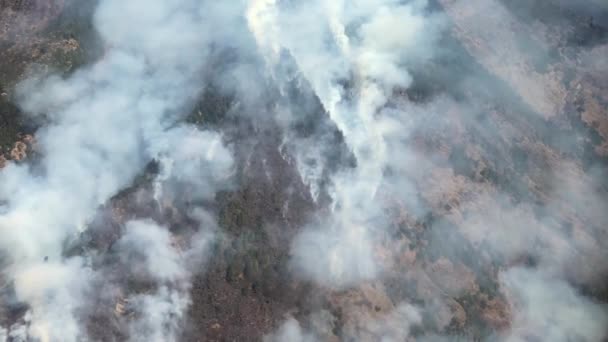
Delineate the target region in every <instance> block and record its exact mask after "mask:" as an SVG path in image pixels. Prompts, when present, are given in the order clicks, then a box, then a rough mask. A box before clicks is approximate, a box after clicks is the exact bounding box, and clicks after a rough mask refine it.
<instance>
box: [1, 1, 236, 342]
mask: <svg viewBox="0 0 608 342" xmlns="http://www.w3.org/2000/svg"><path fill="white" fill-rule="evenodd" d="M204 6H205V5H204V4H202V3H200V2H199V1H195V0H187V1H178V0H161V1H154V2H149V1H144V0H135V1H128V2H123V1H119V0H102V1H101V2H100V4H99V6H98V8H97V10H96V13H95V18H94V24H95V28H96V29H97V30H98V32H99V34H100V36H101V37H102V39H103V41H104V42H105V44H106V51H105V55H104V57H103V58H102V59H101V60H99V61H98V62H96V63H95V64H93V65H91V66H88V67H85V68H83V69H82V70H79V71H76V72H75V73H74V74H73V75H71V76H69V77H68V78H65V79H63V78H60V77H57V76H52V77H48V78H45V79H42V80H30V81H27V82H25V83H24V84H22V86H21V94H22V98H23V100H22V106H23V108H24V110H25V111H27V112H29V113H33V114H41V113H44V114H45V115H46V116H47V117H48V120H49V121H50V123H49V124H48V125H47V126H45V127H43V128H41V129H40V131H39V132H38V133H37V139H38V142H39V144H40V149H41V152H42V160H41V163H40V167H39V168H36V169H34V168H32V167H30V166H27V165H10V166H9V167H7V168H6V169H4V170H3V171H2V173H0V198H2V200H4V201H5V202H4V203H5V204H3V206H2V208H1V213H0V250H1V251H2V254H3V256H4V257H6V258H7V259H8V263H9V266H8V267H7V269H6V270H5V273H6V276H7V277H8V278H9V279H12V280H14V286H15V291H16V295H17V297H18V299H19V300H20V301H23V302H25V303H27V304H28V305H29V306H30V314H29V318H28V326H29V328H28V329H29V330H28V333H29V336H30V338H34V339H40V340H42V341H68V342H69V341H77V340H81V339H82V338H85V332H84V331H83V330H82V327H81V325H80V323H81V322H80V319H79V317H78V314H77V311H78V310H79V309H80V307H81V306H83V305H84V303H85V302H86V298H85V297H86V293H87V291H89V290H90V289H89V288H88V286H89V281H90V279H92V277H93V273H94V271H93V270H92V269H91V268H90V267H89V266H88V264H87V259H86V258H85V257H78V256H77V257H71V258H66V257H65V256H64V254H63V253H64V245H65V244H66V243H69V241H70V240H74V239H76V238H77V237H78V234H79V232H81V231H82V230H84V229H86V227H87V224H88V220H89V219H91V218H92V216H93V215H94V213H95V211H96V209H97V208H98V207H99V206H100V205H102V204H103V203H105V202H106V201H107V200H108V199H109V198H110V197H111V196H113V195H114V194H116V193H117V192H118V191H119V190H121V189H122V188H124V187H126V186H128V185H129V184H130V183H131V182H132V181H133V179H134V178H135V176H136V175H137V174H138V173H140V172H141V171H142V169H143V167H144V166H145V165H146V164H147V163H148V162H149V161H150V160H152V159H153V158H156V157H159V156H161V155H165V156H167V155H168V156H170V155H171V154H172V153H173V152H175V151H176V150H179V148H180V146H181V147H183V146H184V145H183V144H184V143H188V142H191V141H195V142H198V144H197V145H195V146H198V147H203V148H207V149H208V150H207V151H205V150H201V151H196V152H198V153H199V154H197V153H192V151H189V152H186V153H181V155H185V156H190V157H194V158H196V160H200V161H202V162H201V163H202V164H203V165H217V166H218V170H221V171H220V173H224V174H225V171H226V169H227V168H229V167H230V165H231V158H230V156H229V154H228V151H227V150H226V149H225V148H223V147H220V148H217V141H219V139H218V136H217V134H214V133H208V132H200V131H196V130H192V129H191V130H190V131H188V132H187V133H188V134H187V135H186V136H185V137H183V139H182V140H180V139H175V137H176V136H178V135H177V134H174V133H175V132H174V131H173V130H174V129H177V130H180V131H179V132H181V133H184V128H182V127H177V128H172V127H174V126H175V125H174V124H175V122H176V120H177V119H178V118H179V117H180V115H182V114H184V111H185V110H187V108H188V105H189V104H190V103H191V101H192V100H193V98H194V97H195V96H196V95H197V94H198V93H199V89H200V86H199V84H200V81H201V80H200V79H199V77H197V75H198V74H199V71H200V70H201V69H202V68H203V67H204V63H205V58H206V55H207V52H208V43H209V42H208V40H207V38H208V36H206V35H205V33H204V32H206V31H208V27H206V26H205V25H208V24H206V22H207V23H208V22H209V21H205V18H204V17H205V15H213V14H210V13H207V12H206V11H205V10H204ZM179 136H183V135H179ZM177 154H178V155H180V153H177ZM227 154H228V155H227ZM186 160H187V161H188V160H191V159H188V158H186ZM201 163H198V164H197V163H194V164H192V165H200V164H201ZM207 163H208V164H207ZM189 171H192V170H191V169H190V170H189ZM192 173H196V172H191V173H188V172H182V173H181V174H180V176H182V177H192V176H193V175H192ZM211 174H213V172H211ZM142 301H143V303H147V304H150V300H147V301H146V300H145V299H142ZM150 305H151V304H150Z"/></svg>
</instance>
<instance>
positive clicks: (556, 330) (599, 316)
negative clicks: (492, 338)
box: [501, 268, 608, 342]
mask: <svg viewBox="0 0 608 342" xmlns="http://www.w3.org/2000/svg"><path fill="white" fill-rule="evenodd" d="M501 283H502V284H503V286H505V288H506V289H505V290H506V292H507V294H508V296H509V297H511V298H509V299H510V302H511V303H512V305H513V306H514V307H513V309H514V312H515V316H514V317H513V327H512V328H511V330H510V332H509V335H508V336H506V337H505V340H506V341H527V340H530V339H539V340H546V341H558V342H562V341H601V340H602V339H603V338H604V337H605V336H606V332H607V326H608V312H607V311H606V307H605V305H601V304H598V303H595V302H593V301H592V300H590V299H588V298H585V297H583V296H581V295H580V294H578V293H577V291H576V290H575V289H573V288H572V287H571V286H570V285H569V284H568V283H566V282H564V281H563V280H561V279H559V278H555V277H552V276H550V275H547V274H543V273H542V272H539V271H537V270H528V269H522V268H512V269H509V270H508V271H506V272H504V273H502V274H501Z"/></svg>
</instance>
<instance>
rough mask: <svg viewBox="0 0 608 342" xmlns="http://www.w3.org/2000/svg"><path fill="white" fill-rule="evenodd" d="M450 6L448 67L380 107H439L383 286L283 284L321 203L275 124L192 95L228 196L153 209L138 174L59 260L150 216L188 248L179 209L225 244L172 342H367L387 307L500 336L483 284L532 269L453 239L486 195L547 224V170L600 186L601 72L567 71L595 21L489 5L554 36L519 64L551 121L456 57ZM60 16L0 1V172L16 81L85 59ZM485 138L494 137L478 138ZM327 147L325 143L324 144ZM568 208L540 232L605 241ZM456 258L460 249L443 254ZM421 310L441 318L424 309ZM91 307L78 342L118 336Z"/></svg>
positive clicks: (106, 306)
mask: <svg viewBox="0 0 608 342" xmlns="http://www.w3.org/2000/svg"><path fill="white" fill-rule="evenodd" d="M450 3H451V1H437V6H439V8H440V9H441V8H444V7H445V8H444V9H445V10H446V12H447V13H448V15H449V18H450V20H451V21H452V22H453V23H454V24H455V25H456V26H457V27H459V30H457V31H455V32H450V33H448V34H446V36H445V37H444V41H443V42H442V44H444V46H448V47H449V50H450V51H453V52H454V53H453V54H451V55H449V56H441V57H438V58H436V59H435V60H433V61H431V62H429V64H428V65H427V66H426V67H425V68H424V71H420V72H415V73H414V76H415V79H416V83H415V84H414V85H413V87H411V88H410V89H408V90H406V91H403V92H400V93H398V94H397V99H395V101H396V102H399V101H405V100H407V101H412V102H415V103H418V104H425V103H432V102H433V101H434V100H436V99H438V98H440V96H446V94H447V96H448V97H449V98H450V99H451V101H453V105H452V107H450V108H448V109H447V110H446V111H445V112H441V113H437V114H436V115H434V116H432V118H431V119H432V120H435V121H433V126H434V127H436V128H433V129H425V130H424V131H422V132H419V133H418V134H414V135H413V138H412V146H414V147H415V150H416V151H417V152H418V153H422V154H426V155H434V156H436V158H435V159H434V163H433V164H432V165H430V166H428V169H427V170H426V172H425V175H424V176H421V177H420V178H419V179H417V181H418V184H417V192H418V193H417V196H418V197H419V199H420V201H421V202H422V203H424V204H425V206H426V208H428V210H427V211H426V213H425V214H424V215H420V216H417V215H416V214H414V213H409V212H407V210H406V209H405V208H404V207H403V206H401V205H400V204H399V203H395V204H394V205H388V207H387V208H386V210H387V212H390V213H392V217H394V221H393V223H392V225H391V227H390V229H389V231H388V232H387V235H386V237H385V238H384V240H383V244H382V246H381V247H382V248H384V249H386V250H387V251H389V252H388V253H387V254H389V255H391V256H390V257H389V258H390V259H391V260H389V261H387V264H390V265H391V267H390V271H389V272H387V274H386V275H385V276H384V278H383V279H381V280H379V281H377V282H373V283H370V284H365V285H362V286H360V287H357V288H354V289H349V290H343V291H331V290H328V289H324V288H319V287H317V286H315V285H314V284H310V283H307V282H304V281H300V280H297V279H294V278H293V276H292V274H291V273H290V269H289V263H288V261H289V242H290V241H291V238H292V237H293V236H294V235H295V234H296V233H297V232H298V231H299V229H301V228H302V227H303V226H304V225H305V224H307V223H309V222H314V220H315V218H316V217H317V216H318V215H322V213H323V205H322V204H314V203H313V201H312V200H311V198H310V196H309V194H308V190H307V188H306V187H305V186H304V184H302V182H301V180H300V178H299V176H298V174H297V170H296V169H295V165H293V163H292V162H290V161H289V160H288V159H287V160H286V159H285V158H283V156H281V154H280V153H279V145H280V144H281V141H282V136H281V134H282V133H281V130H280V129H279V128H278V126H277V124H276V123H274V122H273V120H271V119H269V120H268V122H255V121H254V120H251V121H249V120H247V119H244V118H235V117H234V116H231V115H230V113H231V111H234V110H235V101H234V99H233V98H232V97H231V96H230V94H223V93H221V92H219V91H217V90H216V89H214V88H213V87H211V88H209V89H207V91H205V92H204V94H203V96H202V97H201V99H200V100H199V102H198V103H197V104H196V106H195V108H194V109H193V114H192V115H191V116H190V117H189V118H188V120H189V121H190V122H192V123H195V124H197V125H200V126H201V127H209V126H213V127H214V128H217V129H220V130H222V131H223V132H224V133H225V139H226V142H227V143H228V144H229V145H230V146H232V147H233V148H234V150H235V154H236V159H237V164H238V167H237V169H238V172H237V186H236V188H235V189H232V190H229V191H223V192H220V193H218V194H216V198H215V200H214V201H212V203H194V202H193V201H194V200H193V199H192V198H191V196H189V195H188V193H187V192H185V193H183V194H181V196H179V197H175V198H173V201H172V202H170V203H169V204H167V206H166V207H164V208H163V209H162V210H159V209H158V208H157V206H156V205H155V203H153V202H152V199H151V195H150V193H151V188H150V182H151V180H152V179H153V176H154V174H155V172H156V171H157V170H156V167H155V165H154V164H151V165H150V166H149V168H148V169H147V170H146V171H145V172H144V173H143V174H142V175H141V177H140V178H139V179H138V181H137V182H136V183H135V184H134V185H133V187H132V188H130V189H126V190H125V191H123V192H122V193H121V194H119V195H117V196H116V197H115V198H113V199H112V200H111V201H110V202H109V203H107V204H106V206H105V207H104V208H101V209H100V212H99V214H98V217H97V218H96V220H95V221H94V222H93V224H92V225H91V227H90V229H89V231H88V232H87V234H86V236H85V237H83V239H82V241H80V242H79V243H77V244H76V245H75V246H74V248H73V249H72V250H71V251H69V253H81V252H82V251H83V250H84V249H85V247H86V250H91V249H93V250H97V251H100V252H101V253H102V254H103V253H107V254H108V255H111V253H112V245H113V243H114V242H115V241H116V240H118V239H119V238H120V235H121V231H122V229H123V226H122V225H123V223H124V222H125V221H127V220H128V219H131V218H137V217H152V218H154V219H155V220H157V221H159V222H160V223H163V224H167V225H168V226H169V227H171V229H172V232H174V234H175V235H176V236H182V237H184V238H187V237H188V236H189V235H191V234H193V233H194V232H196V230H197V229H198V228H197V226H196V223H195V222H194V221H193V220H192V219H191V218H190V217H189V209H190V208H192V207H194V206H199V205H202V206H204V207H205V208H207V209H209V210H210V211H211V212H212V213H213V214H214V215H215V216H216V218H217V221H218V224H219V229H220V230H221V231H225V232H226V233H227V235H229V236H230V238H225V239H219V241H218V242H217V243H216V245H215V246H214V249H213V253H212V257H211V258H210V260H209V261H208V262H207V264H206V265H204V266H201V272H200V274H197V275H196V276H195V278H194V281H193V287H192V290H191V295H192V305H191V307H190V309H189V313H188V316H189V317H188V322H187V324H185V331H184V334H183V336H182V337H183V340H185V341H234V340H239V341H242V340H245V341H247V340H260V339H261V338H262V336H264V335H265V334H268V333H270V332H272V331H273V330H275V329H276V327H277V326H278V325H279V324H280V323H281V322H282V321H283V320H284V318H285V316H286V315H287V314H292V315H294V316H295V317H296V318H299V319H300V320H301V321H302V322H303V324H304V326H306V327H310V328H313V327H314V322H313V321H312V320H311V319H310V317H311V314H313V313H315V312H318V311H319V310H320V309H323V310H325V311H327V312H328V313H329V314H330V315H331V317H333V321H332V322H333V325H332V328H331V329H330V331H328V332H326V334H325V335H323V338H324V339H325V340H329V341H331V340H340V339H344V340H345V339H347V338H348V337H349V336H352V335H359V336H366V337H367V338H368V340H374V336H373V334H372V333H370V332H367V331H365V327H364V326H365V322H366V321H369V320H370V319H373V318H377V317H384V316H385V315H389V314H390V312H391V311H392V310H393V309H394V308H395V307H396V306H397V305H398V304H399V303H402V302H410V303H414V304H417V305H419V306H420V307H423V308H425V310H426V311H425V312H426V313H427V314H426V315H425V317H424V322H423V324H424V329H425V330H427V331H428V330H430V331H435V332H438V333H445V332H448V333H451V334H456V335H461V336H463V338H465V339H468V340H481V339H483V338H485V337H487V336H490V335H491V334H492V333H494V332H496V331H501V330H503V329H506V328H507V327H508V326H509V324H510V316H509V315H510V311H509V310H510V309H509V307H508V304H507V302H506V300H505V298H504V296H503V294H502V293H501V292H500V289H499V288H498V284H497V274H498V272H499V270H500V269H501V268H503V267H505V266H506V265H513V264H521V265H527V266H530V265H532V266H533V265H534V263H535V260H534V257H533V256H530V255H521V256H520V258H518V259H517V260H501V259H500V256H486V257H479V258H475V257H471V256H472V255H487V253H490V252H488V250H489V248H487V247H485V246H483V245H478V244H476V243H475V241H471V240H470V238H469V237H468V236H467V234H466V230H465V229H464V228H463V227H464V225H465V224H466V217H471V216H473V217H474V216H475V215H476V213H477V212H479V211H480V210H484V209H483V206H482V205H481V204H480V203H481V202H484V201H486V197H484V195H485V194H491V193H495V192H500V193H503V194H504V197H505V199H504V202H501V203H497V204H496V205H497V206H498V207H503V208H504V209H505V210H509V209H511V208H513V207H523V208H528V209H530V211H531V212H532V213H533V215H534V217H535V218H536V219H538V220H539V221H542V220H544V219H545V218H546V216H547V213H546V212H545V209H544V208H545V206H546V204H547V202H549V200H551V201H552V202H553V201H554V199H555V198H556V196H558V195H557V192H556V191H557V190H556V184H555V177H558V179H559V174H560V172H570V173H573V174H580V175H582V176H581V178H582V179H584V178H585V176H586V175H588V174H589V173H590V172H594V173H597V172H599V173H600V174H601V175H606V171H608V170H607V169H606V168H607V166H608V97H607V95H606V94H607V93H608V92H607V89H608V74H607V73H606V70H603V72H598V70H595V69H593V67H592V66H587V65H585V64H584V63H579V62H576V61H573V60H576V59H579V60H584V58H585V56H575V57H576V58H573V57H572V55H571V54H572V53H574V52H573V51H576V50H577V49H582V48H583V47H584V48H586V49H592V48H594V47H596V48H597V47H605V46H606V44H607V43H608V31H606V22H605V18H606V13H604V12H601V11H599V12H594V13H591V14H588V13H578V12H576V11H575V9H571V8H564V7H561V6H559V5H558V4H557V3H558V2H555V3H551V2H543V1H530V2H526V4H523V2H521V1H515V2H507V1H505V2H504V3H505V6H506V7H507V8H508V10H509V11H510V13H512V14H513V17H514V18H516V19H515V20H521V21H526V20H529V19H530V16H532V17H536V16H537V15H536V14H535V13H545V14H547V13H548V14H547V15H546V16H545V15H543V16H542V20H540V22H541V24H542V25H545V26H544V27H546V28H547V30H548V31H551V32H553V33H554V34H553V35H552V36H551V37H552V39H554V40H555V43H554V44H553V45H551V47H552V49H553V50H551V51H552V53H550V54H549V55H550V56H551V58H549V59H545V58H543V59H542V60H532V61H527V62H529V63H530V65H529V67H530V70H535V72H537V73H538V75H540V76H539V79H543V80H546V81H545V82H547V84H549V83H550V84H551V87H553V84H557V86H556V87H557V88H559V91H560V92H561V93H562V94H563V97H562V98H561V100H559V101H557V104H556V107H558V108H559V110H557V111H556V112H555V114H552V115H545V114H546V113H542V112H541V111H542V109H543V108H546V106H543V105H542V104H541V105H539V104H537V103H531V102H530V101H529V98H527V97H526V96H525V94H522V93H523V92H524V91H525V89H522V88H518V84H517V83H515V82H514V81H512V80H510V79H508V78H506V77H504V75H503V74H502V73H501V72H500V71H497V70H496V66H495V65H493V64H492V59H491V56H490V58H488V57H487V56H484V55H482V54H481V52H480V51H479V50H476V48H475V44H470V43H468V42H469V41H475V42H477V43H479V44H481V45H483V44H489V43H490V42H485V41H483V40H478V38H477V37H476V36H475V31H474V30H472V29H470V28H468V27H467V26H466V23H461V21H464V20H466V18H465V19H463V18H461V17H459V14H458V12H451V11H450ZM87 4H89V5H93V2H90V3H87ZM70 6H74V5H73V4H71V5H70V4H69V3H64V2H63V1H59V0H56V1H50V2H43V1H26V0H21V1H17V0H15V1H9V0H0V19H1V20H0V22H1V23H4V26H3V27H0V92H2V93H3V95H2V96H1V97H0V148H1V150H0V151H1V152H2V154H3V156H4V158H5V159H7V160H11V159H15V158H14V157H13V156H12V153H11V152H12V151H13V150H14V149H15V147H16V143H17V142H18V141H23V140H24V138H25V139H26V140H27V139H29V138H26V137H27V136H28V134H33V135H34V136H35V129H36V126H37V123H36V122H32V120H31V119H29V118H28V117H27V116H25V115H24V114H23V113H21V111H20V110H19V107H18V106H17V105H16V101H15V97H14V86H15V84H16V83H17V82H18V81H19V80H20V79H23V78H24V77H26V76H27V75H28V73H29V72H40V70H42V71H43V72H45V71H46V70H55V71H59V72H60V73H63V74H69V73H70V72H71V71H72V70H74V69H75V68H76V67H77V66H79V65H82V64H83V63H85V62H86V61H89V60H93V59H94V58H95V56H97V55H98V53H99V51H98V50H97V48H98V47H97V46H96V45H95V44H94V43H91V41H94V40H95V39H94V38H95V37H94V36H95V35H94V32H92V31H91V27H90V23H89V22H88V15H89V14H90V12H88V11H87V10H86V8H87V7H86V6H82V7H78V8H74V7H70ZM83 8H85V9H83ZM523 9H525V11H524V10H523ZM75 13H76V15H75ZM7 23H8V24H7ZM15 25H16V27H15ZM604 51H606V50H604ZM600 56H601V55H600ZM524 64H525V63H524ZM447 66H449V67H447ZM555 70H558V71H559V72H554V71H555ZM550 71H551V72H550ZM516 72H517V71H516ZM547 75H548V76H547ZM545 76H546V77H545ZM445 80H448V81H447V82H446V81H445ZM471 80H474V82H472V81H471ZM269 92H272V90H269ZM294 92H295V95H294V97H298V96H305V95H302V94H300V95H298V90H297V89H295V90H294ZM303 93H304V94H306V92H305V91H304V92H303ZM304 102H306V101H304ZM461 104H467V105H466V106H461ZM470 104H474V105H473V106H471V105H470ZM259 109H260V110H264V109H265V108H264V107H263V106H262V107H261V108H259ZM312 110H313V111H314V112H315V115H316V116H315V118H316V119H320V120H324V122H329V121H328V120H329V119H328V118H327V117H326V114H325V113H324V112H323V111H322V109H321V107H320V106H316V108H312ZM201 113H202V114H201ZM431 119H429V121H431ZM314 122H316V120H313V122H312V123H311V122H304V123H301V125H300V126H299V127H297V130H298V131H299V132H300V133H301V134H302V135H304V136H305V135H306V134H309V133H310V132H314V131H315V130H316V129H318V128H316V125H315V123H314ZM318 125H319V126H325V125H323V124H321V123H318ZM488 131H491V132H505V134H503V135H488V134H487V133H486V132H488ZM507 132H508V133H507ZM513 132H515V133H513ZM333 134H334V135H335V142H336V145H340V143H341V137H340V135H339V133H338V132H337V131H336V132H333ZM26 143H27V149H29V150H28V151H30V150H32V149H33V150H35V143H32V142H31V141H29V140H28V141H26ZM342 149H343V147H342ZM337 154H338V156H339V157H338V158H336V160H339V163H338V164H341V167H349V161H348V160H349V158H348V153H346V152H344V151H343V150H341V151H340V152H338V153H337ZM28 155H29V153H28ZM26 160H27V158H26ZM0 161H1V160H0ZM18 162H24V161H18ZM2 164H3V163H0V167H1V166H2ZM563 165H566V170H565V171H564V170H563V168H564V166H563ZM351 166H352V165H351ZM269 170H270V171H269ZM600 178H601V177H600ZM601 179H603V180H604V183H602V184H600V185H598V186H597V187H596V188H595V190H594V191H595V194H594V195H595V197H594V198H595V201H599V202H600V203H599V204H598V203H595V204H596V205H599V206H601V202H602V201H605V200H606V196H608V194H607V190H608V184H606V183H605V181H606V179H608V178H606V177H603V178H601ZM142 198H143V199H144V200H142ZM577 200H578V199H576V198H565V199H564V198H559V199H558V200H557V202H558V204H557V206H558V207H559V208H560V212H562V213H563V214H562V215H561V216H559V217H555V218H554V219H555V220H556V221H557V222H556V223H555V224H554V225H555V226H554V227H553V228H552V229H557V230H560V231H563V232H568V233H569V234H573V235H576V234H591V236H593V237H594V238H596V239H602V238H605V237H602V236H600V234H605V229H603V227H600V226H598V225H600V224H602V222H598V221H597V220H594V217H593V214H592V213H591V212H590V211H587V210H585V208H581V207H580V205H579V204H578V203H577ZM286 203H289V206H288V208H287V209H285V208H286V207H285V204H286ZM604 203H605V202H604ZM463 218H464V219H463ZM552 224H553V223H552ZM594 232H595V233H594ZM593 234H597V235H593ZM455 245H457V246H461V247H460V248H458V249H454V248H451V247H450V246H455ZM444 246H445V248H442V247H444ZM431 247H432V248H431ZM395 251H397V252H395ZM99 262H100V265H99V267H106V268H107V267H110V268H111V267H112V259H111V258H108V259H107V260H106V259H103V260H100V261H99ZM203 268H204V271H203ZM112 280H113V279H108V280H107V281H108V282H110V281H112ZM571 282H572V283H573V284H574V285H576V286H579V289H580V290H581V291H582V292H583V293H585V294H587V295H588V296H589V297H591V298H594V299H595V300H598V301H601V302H604V303H605V302H607V301H608V287H607V286H606V284H607V283H608V282H606V279H600V280H598V281H597V282H595V283H593V284H592V285H589V284H587V283H578V282H577V280H576V274H575V273H573V275H572V279H571ZM102 283H103V281H102ZM102 285H103V284H102ZM146 286H147V285H146V284H145V283H138V281H137V280H132V282H129V281H127V282H124V283H122V287H123V288H124V292H125V293H123V295H126V294H128V293H138V292H143V291H145V290H146ZM0 291H7V290H6V289H3V290H0ZM3 295H4V296H5V298H9V297H10V296H9V295H6V294H3ZM436 298H442V300H443V301H444V302H445V303H447V305H444V306H442V307H441V308H439V309H438V308H436V307H435V305H436V303H435V301H436ZM98 303H99V305H98V306H97V309H96V311H95V312H93V313H91V314H90V317H87V321H89V324H88V327H89V330H90V334H91V336H92V337H93V338H95V339H96V340H102V341H110V340H121V339H124V338H126V335H125V332H124V322H125V320H127V319H128V318H126V317H118V318H117V317H116V316H115V313H114V308H115V304H116V303H115V298H114V297H101V296H100V298H99V299H98ZM23 313H24V307H22V306H20V305H19V303H11V304H10V305H3V306H2V307H0V323H5V322H11V321H13V320H15V319H17V318H18V317H19V315H22V314H23ZM354 332H356V333H354ZM415 333H416V332H415V331H414V334H415ZM366 334H370V335H366ZM362 339H363V340H365V339H364V338H362Z"/></svg>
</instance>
